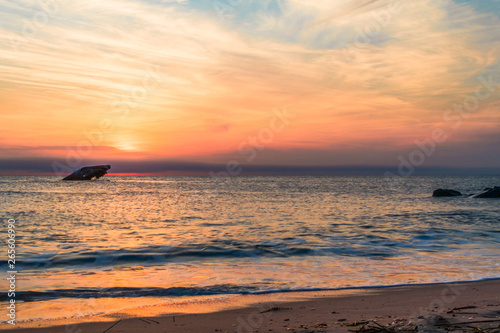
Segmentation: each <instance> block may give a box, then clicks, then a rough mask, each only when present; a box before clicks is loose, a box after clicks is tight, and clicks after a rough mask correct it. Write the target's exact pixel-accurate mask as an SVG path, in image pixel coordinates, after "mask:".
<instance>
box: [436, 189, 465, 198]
mask: <svg viewBox="0 0 500 333" xmlns="http://www.w3.org/2000/svg"><path fill="white" fill-rule="evenodd" d="M432 196H433V197H460V196H462V193H460V192H459V191H455V190H449V189H442V188H440V189H437V190H435V191H434V193H432Z"/></svg>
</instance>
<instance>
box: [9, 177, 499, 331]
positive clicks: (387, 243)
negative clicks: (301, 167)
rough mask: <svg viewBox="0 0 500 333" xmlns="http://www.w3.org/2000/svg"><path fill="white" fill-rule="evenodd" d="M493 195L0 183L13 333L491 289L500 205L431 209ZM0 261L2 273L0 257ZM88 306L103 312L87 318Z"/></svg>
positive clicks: (329, 185)
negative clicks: (305, 302)
mask: <svg viewBox="0 0 500 333" xmlns="http://www.w3.org/2000/svg"><path fill="white" fill-rule="evenodd" d="M495 185H496V186H498V185H500V176H477V177H475V176H463V177H459V176H441V177H438V176H425V177H408V178H402V179H401V180H400V181H396V182H395V181H392V180H390V179H388V178H385V177H382V176H380V177H377V176H363V177H361V176H360V177H340V176H338V177H299V176H294V177H288V176H283V177H271V176H269V177H256V176H255V177H237V178H231V179H221V180H218V181H215V180H214V179H212V178H210V177H114V176H107V177H105V178H103V179H100V180H96V181H87V182H85V181H79V182H64V181H61V180H60V178H58V177H50V176H47V177H20V176H19V177H0V193H1V196H0V202H1V208H2V209H1V215H2V216H1V217H2V220H3V222H4V226H5V228H4V232H5V235H7V228H6V224H7V223H6V222H7V220H8V219H15V221H16V222H15V225H16V244H17V248H16V256H17V257H16V258H17V261H16V267H15V268H16V270H17V272H18V273H17V277H18V278H17V287H16V288H17V290H16V301H17V302H18V304H21V305H20V308H21V309H23V306H24V309H31V311H29V310H25V311H22V310H21V312H20V313H19V315H18V321H19V322H23V321H30V320H35V319H37V318H43V317H44V316H49V317H53V316H61V317H75V316H81V315H88V314H97V313H103V311H104V312H105V311H114V310H119V307H120V306H121V307H123V306H130V304H131V303H135V302H131V301H134V300H137V304H139V303H141V302H140V301H141V300H144V299H145V298H148V299H149V300H151V299H155V300H167V301H175V300H177V299H182V300H184V301H185V300H186V299H187V300H189V299H195V298H198V297H219V296H220V297H225V296H226V295H234V294H244V293H267V292H277V291H292V290H322V289H337V288H353V287H364V286H390V285H401V284H403V285H404V284H420V283H434V282H449V281H471V280H480V279H487V278H498V277H500V260H499V258H500V200H498V199H472V198H468V197H458V198H433V197H432V196H431V195H432V192H433V190H434V189H437V188H452V189H456V190H459V191H461V192H462V193H477V192H479V191H481V190H482V189H483V188H485V187H493V186H495ZM0 258H1V260H2V267H3V268H4V269H3V272H6V271H7V270H9V269H8V267H7V247H6V245H5V246H4V250H2V251H1V253H0ZM0 287H1V289H2V290H7V289H8V286H7V281H6V280H5V279H2V282H1V284H0ZM113 299H120V300H127V302H119V303H117V302H114V303H113V302H112V300H113ZM96 300H100V301H101V302H104V301H106V300H110V304H113V306H111V305H110V306H107V307H106V309H103V308H99V309H97V308H96V307H94V308H92V307H91V306H86V305H85V302H90V301H92V302H95V301H96ZM2 301H3V300H2ZM75 304H78V306H74V305H75ZM82 304H84V305H82ZM101 304H102V303H101ZM118 304H120V305H118ZM57 307H59V309H62V308H64V309H65V311H55V310H54V308H57ZM34 309H36V311H35V310H34ZM44 310H45V312H44Z"/></svg>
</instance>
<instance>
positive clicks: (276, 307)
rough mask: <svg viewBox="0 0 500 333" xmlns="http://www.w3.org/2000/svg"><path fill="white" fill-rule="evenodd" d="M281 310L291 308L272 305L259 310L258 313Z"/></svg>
mask: <svg viewBox="0 0 500 333" xmlns="http://www.w3.org/2000/svg"><path fill="white" fill-rule="evenodd" d="M281 310H292V308H282V307H279V306H274V307H272V308H269V309H267V310H264V311H261V312H260V313H266V312H272V311H281Z"/></svg>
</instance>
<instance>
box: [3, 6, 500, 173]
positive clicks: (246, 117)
mask: <svg viewBox="0 0 500 333" xmlns="http://www.w3.org/2000/svg"><path fill="white" fill-rule="evenodd" d="M47 3H52V4H59V5H58V6H55V5H54V6H53V7H51V9H47V8H45V9H44V8H43V7H41V6H40V3H38V2H37V1H21V0H17V1H6V2H3V3H2V4H0V10H2V12H4V13H7V15H5V16H4V17H5V19H4V20H2V22H1V23H0V52H1V58H0V71H1V72H2V76H1V78H0V87H1V92H0V121H1V125H0V132H1V133H2V134H1V136H0V144H1V145H2V146H4V147H11V148H9V149H10V151H11V152H12V151H14V150H13V149H14V148H12V147H34V148H33V150H32V151H28V150H26V149H21V148H19V149H17V150H16V151H15V154H16V155H17V156H21V155H23V154H25V155H26V156H29V154H34V153H36V154H41V155H44V154H45V155H50V156H53V155H54V154H52V153H51V152H49V150H51V149H46V150H40V149H38V148H36V147H39V146H42V147H70V148H71V147H77V146H78V145H79V144H81V143H82V142H88V140H90V139H89V133H94V134H95V133H98V135H97V134H96V135H97V136H98V137H99V138H101V139H100V140H99V142H97V143H95V144H94V146H96V147H97V146H98V147H101V146H102V147H110V149H115V152H116V154H122V153H123V154H125V152H124V150H126V149H134V150H138V151H140V152H141V153H142V154H143V155H142V156H156V157H159V156H160V157H163V158H172V159H176V160H186V159H188V160H191V161H194V160H199V161H205V160H210V161H212V162H213V163H216V162H217V161H219V162H223V161H222V159H223V158H225V156H226V155H227V154H231V153H233V152H234V151H235V150H237V148H238V146H239V144H240V143H241V142H242V141H244V140H246V139H247V138H248V137H249V136H252V135H256V133H259V131H261V130H262V129H263V128H266V126H268V124H269V121H270V118H271V117H272V114H273V110H274V109H276V108H281V107H284V106H288V107H289V108H290V110H292V112H293V113H294V115H295V118H294V120H293V121H292V122H291V123H290V124H289V126H287V127H286V129H285V130H284V131H283V132H281V133H279V135H276V136H275V138H274V140H273V141H272V142H270V143H269V144H268V146H267V147H266V148H267V149H268V150H269V151H277V152H279V151H291V150H294V149H295V150H298V151H300V154H302V156H304V157H303V158H301V159H300V160H302V161H308V163H310V164H311V165H324V163H326V162H324V159H323V157H322V155H321V153H318V154H317V153H316V152H324V151H328V152H337V153H338V152H340V151H342V154H343V155H342V164H346V165H347V164H357V163H358V162H359V163H368V164H369V163H372V164H373V163H375V164H376V165H383V164H386V165H389V164H391V163H392V162H393V161H394V160H393V158H394V156H396V155H397V153H399V152H400V151H401V149H402V147H411V146H412V144H414V141H415V140H416V139H418V138H425V137H427V136H428V133H430V131H431V130H432V129H433V128H435V127H437V126H442V123H443V114H444V112H445V111H446V110H447V109H449V108H452V107H453V105H454V104H456V103H460V102H461V101H463V99H464V98H466V97H467V96H468V95H470V94H474V92H475V89H476V86H477V84H478V77H480V76H481V75H485V74H492V75H494V76H495V78H496V79H497V80H500V62H499V56H500V50H499V47H498V45H500V44H499V43H498V42H499V39H500V36H499V35H498V33H497V31H498V30H499V28H500V19H499V18H498V12H491V13H489V12H486V11H482V10H480V8H478V6H477V5H476V6H473V5H470V4H468V3H458V2H453V1H451V0H438V1H429V0H422V1H418V2H406V1H405V2H398V1H393V0H377V1H375V0H364V1H354V0H346V1H336V2H332V1H326V0H322V1H315V2H305V1H298V0H279V1H278V0H275V1H274V0H273V1H271V0H270V1H262V2H253V1H248V2H233V3H232V5H229V7H225V8H226V14H227V15H223V16H220V15H218V14H217V11H216V10H215V8H214V6H213V3H211V2H200V1H149V2H145V1H138V0H137V1H134V0H110V1H106V2H102V1H87V2H67V1H64V2H62V1H56V0H53V2H47ZM44 15H45V16H44ZM498 100H499V98H498V94H496V95H495V94H492V96H491V97H490V98H488V99H487V100H484V101H481V106H480V108H479V110H477V112H475V114H474V117H470V118H468V119H465V120H464V124H463V127H462V128H461V131H462V132H463V133H467V134H466V135H464V136H457V135H455V136H453V137H452V138H451V139H450V142H449V143H446V145H448V144H450V145H453V144H459V143H464V140H472V141H468V142H473V138H474V136H475V135H477V134H478V133H481V132H482V131H484V130H485V128H486V126H487V124H488V123H489V124H490V125H491V124H497V123H498V121H497V119H499V118H498V116H499V114H498V112H499V111H498V108H496V107H495V105H496V104H495V103H497V102H498ZM103 120H104V121H107V123H109V124H110V126H107V127H109V128H106V129H103V128H102V127H103V126H102V122H103ZM105 127H106V126H105ZM489 130H490V128H488V131H489ZM492 130H496V128H494V129H492ZM483 140H485V142H488V141H487V140H490V138H489V137H488V138H486V137H485V138H484V139H483ZM374 143H383V147H384V149H383V150H384V152H387V153H386V154H385V153H384V154H381V155H380V156H379V157H378V158H377V160H376V161H375V162H373V161H371V160H370V159H369V158H368V159H366V158H363V156H364V155H363V154H366V153H367V152H369V151H370V149H371V148H372V147H373V145H374ZM464 144H465V143H464ZM464 147H465V146H464ZM467 147H469V146H467ZM349 149H350V151H349ZM470 149H472V148H470ZM66 150H67V149H60V150H57V149H54V151H57V153H58V154H60V155H59V157H61V156H62V157H63V156H64V155H65V154H66V152H65V151H66ZM456 153H457V154H458V152H456ZM93 154H95V156H97V157H100V156H102V154H103V153H102V152H101V151H99V149H94V150H93ZM55 155H57V154H55ZM124 156H125V155H124ZM280 156H281V155H280ZM306 156H307V158H306ZM381 156H383V157H381ZM262 158H263V161H262V164H266V163H271V161H272V163H275V162H276V161H278V160H277V159H276V158H275V157H273V155H272V154H264V157H262ZM485 158H486V156H485ZM217 159H218V160H217ZM281 160H282V161H283V163H296V162H293V161H288V160H287V159H286V158H284V157H283V159H281ZM328 163H332V164H335V163H337V164H338V163H339V162H338V160H329V162H328Z"/></svg>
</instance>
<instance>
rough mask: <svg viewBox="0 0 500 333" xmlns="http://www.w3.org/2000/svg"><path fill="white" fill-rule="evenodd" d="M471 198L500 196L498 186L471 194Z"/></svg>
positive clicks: (499, 187)
mask: <svg viewBox="0 0 500 333" xmlns="http://www.w3.org/2000/svg"><path fill="white" fill-rule="evenodd" d="M472 197H473V198H500V186H495V187H494V188H486V189H484V190H483V192H481V193H478V194H476V195H473V196H472Z"/></svg>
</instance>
